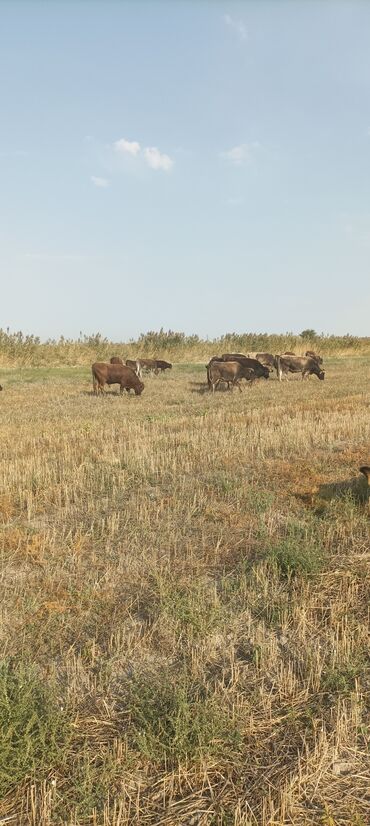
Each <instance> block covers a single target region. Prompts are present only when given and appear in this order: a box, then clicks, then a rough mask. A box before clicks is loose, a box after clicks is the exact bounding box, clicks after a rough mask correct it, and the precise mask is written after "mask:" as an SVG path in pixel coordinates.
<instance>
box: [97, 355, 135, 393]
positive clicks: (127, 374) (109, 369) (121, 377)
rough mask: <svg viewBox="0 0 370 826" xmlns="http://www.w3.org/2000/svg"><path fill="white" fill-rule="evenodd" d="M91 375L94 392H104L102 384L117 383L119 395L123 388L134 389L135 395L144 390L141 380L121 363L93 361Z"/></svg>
mask: <svg viewBox="0 0 370 826" xmlns="http://www.w3.org/2000/svg"><path fill="white" fill-rule="evenodd" d="M91 371H92V376H93V389H94V393H96V395H98V394H99V393H104V392H105V390H104V385H105V384H108V385H111V384H119V386H120V395H122V393H123V391H124V390H128V391H130V390H134V391H135V394H136V396H140V395H141V393H142V392H143V390H144V385H143V382H142V381H140V379H139V378H138V376H137V375H136V373H134V371H133V370H131V369H130V367H125V365H122V364H105V363H104V362H99V361H97V362H95V364H93V365H92V368H91Z"/></svg>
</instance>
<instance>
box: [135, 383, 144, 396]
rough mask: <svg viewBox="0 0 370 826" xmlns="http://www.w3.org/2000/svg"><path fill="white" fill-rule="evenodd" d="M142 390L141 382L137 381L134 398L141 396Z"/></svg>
mask: <svg viewBox="0 0 370 826" xmlns="http://www.w3.org/2000/svg"><path fill="white" fill-rule="evenodd" d="M143 390H144V384H143V382H142V381H139V382H138V384H137V385H136V387H135V394H136V396H141V394H142V392H143Z"/></svg>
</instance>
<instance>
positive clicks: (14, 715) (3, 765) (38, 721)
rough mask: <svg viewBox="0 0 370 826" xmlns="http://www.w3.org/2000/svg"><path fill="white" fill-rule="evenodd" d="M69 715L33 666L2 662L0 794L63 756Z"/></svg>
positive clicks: (38, 773) (48, 767)
mask: <svg viewBox="0 0 370 826" xmlns="http://www.w3.org/2000/svg"><path fill="white" fill-rule="evenodd" d="M68 738H69V726H68V723H67V719H66V715H65V713H64V712H63V711H62V710H61V708H60V706H59V705H58V703H57V700H56V697H55V695H54V693H53V691H52V689H51V688H49V687H48V686H47V685H46V684H45V683H44V682H43V681H42V680H41V678H40V677H39V676H38V674H37V672H36V670H35V669H34V668H33V667H32V666H28V665H25V664H22V663H20V664H16V665H13V664H11V663H10V662H9V661H8V662H7V661H3V662H2V663H0V797H2V796H3V795H5V794H7V792H8V791H9V790H10V789H11V788H13V787H14V786H15V785H16V784H17V783H19V782H20V781H22V780H24V779H25V778H26V777H27V776H30V775H35V773H36V772H37V775H38V777H40V775H42V774H44V773H46V772H47V771H49V770H50V769H51V768H52V767H53V766H54V765H55V764H56V763H58V761H60V760H61V759H62V755H63V751H64V748H65V746H66V743H67V741H68Z"/></svg>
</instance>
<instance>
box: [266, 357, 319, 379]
mask: <svg viewBox="0 0 370 826" xmlns="http://www.w3.org/2000/svg"><path fill="white" fill-rule="evenodd" d="M276 364H277V367H276V372H277V375H278V378H279V381H281V379H282V378H283V376H285V378H288V373H302V379H304V378H305V377H306V376H317V378H318V379H320V380H321V381H323V380H324V378H325V370H322V369H321V367H320V365H319V364H318V363H317V361H315V359H311V358H307V357H306V356H276Z"/></svg>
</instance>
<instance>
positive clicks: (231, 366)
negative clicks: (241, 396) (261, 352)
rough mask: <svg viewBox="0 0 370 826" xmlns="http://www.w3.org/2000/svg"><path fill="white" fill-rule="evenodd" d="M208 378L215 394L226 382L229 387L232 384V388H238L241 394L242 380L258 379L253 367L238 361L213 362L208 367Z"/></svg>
mask: <svg viewBox="0 0 370 826" xmlns="http://www.w3.org/2000/svg"><path fill="white" fill-rule="evenodd" d="M260 366H261V365H260ZM267 373H268V371H267ZM207 377H208V386H209V388H210V389H211V387H212V392H213V393H214V392H215V390H216V387H218V385H219V384H220V383H221V382H225V383H226V384H227V385H228V386H229V387H230V384H231V387H232V388H234V387H235V386H237V387H238V388H239V390H240V392H241V387H240V381H241V379H246V381H250V382H253V381H255V380H256V379H257V378H258V377H257V376H256V373H255V371H254V370H253V369H252V368H251V367H245V365H244V364H240V362H238V361H213V362H212V364H210V366H209V367H207Z"/></svg>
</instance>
